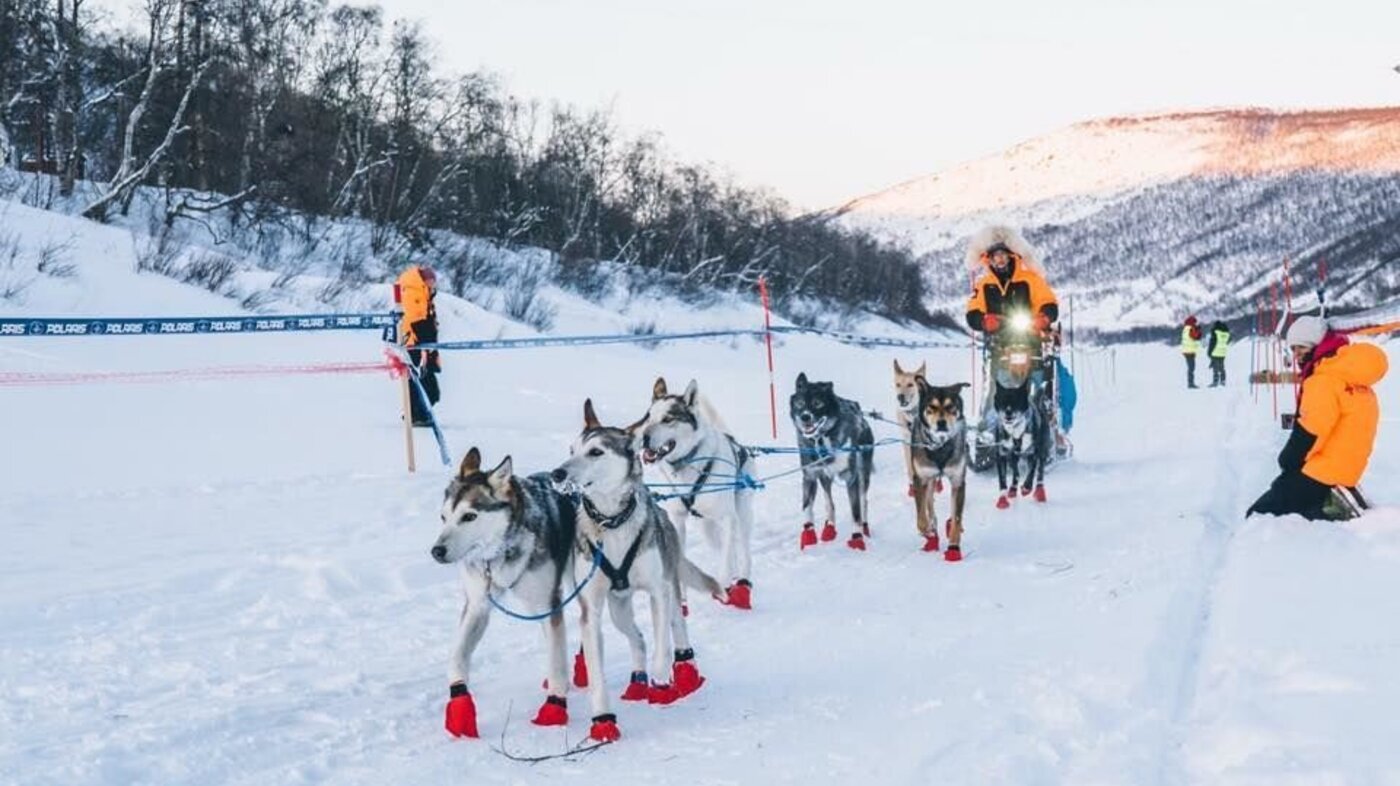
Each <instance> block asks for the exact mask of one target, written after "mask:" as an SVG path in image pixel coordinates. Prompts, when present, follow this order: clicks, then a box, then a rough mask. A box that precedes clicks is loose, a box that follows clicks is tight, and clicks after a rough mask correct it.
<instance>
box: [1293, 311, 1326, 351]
mask: <svg viewBox="0 0 1400 786" xmlns="http://www.w3.org/2000/svg"><path fill="white" fill-rule="evenodd" d="M1326 333H1327V323H1326V322H1323V321H1322V318H1321V317H1314V316H1309V315H1303V316H1301V317H1298V318H1297V319H1295V320H1293V324H1291V325H1289V326H1288V333H1287V334H1286V335H1285V336H1284V342H1285V343H1287V344H1288V346H1290V347H1309V348H1311V347H1315V346H1317V345H1318V343H1319V342H1321V341H1322V336H1323V335H1324V334H1326Z"/></svg>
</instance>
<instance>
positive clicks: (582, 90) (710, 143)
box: [106, 0, 1400, 208]
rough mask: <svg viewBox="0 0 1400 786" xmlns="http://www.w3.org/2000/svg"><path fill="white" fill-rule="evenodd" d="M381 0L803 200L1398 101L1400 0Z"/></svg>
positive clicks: (533, 81)
mask: <svg viewBox="0 0 1400 786" xmlns="http://www.w3.org/2000/svg"><path fill="white" fill-rule="evenodd" d="M131 1H132V0H106V3H121V2H131ZM356 1H357V2H368V0H356ZM332 2H333V3H334V2H335V0H332ZM381 4H382V5H383V6H384V7H385V9H386V11H387V12H388V15H389V16H391V17H396V16H398V17H411V18H417V19H421V20H423V21H424V22H425V23H426V24H425V27H426V29H427V30H428V31H429V33H430V34H431V35H432V36H433V38H434V39H436V41H437V42H438V57H439V60H440V64H441V65H442V66H443V68H444V69H445V70H448V71H456V72H464V71H470V70H476V69H486V70H490V71H494V72H496V73H498V74H500V75H502V76H503V77H505V79H506V83H507V85H508V87H509V88H510V89H511V90H512V91H513V92H515V93H517V94H519V95H522V96H525V97H529V98H538V99H542V100H545V101H549V100H561V101H565V102H568V103H574V104H578V105H581V106H588V107H612V108H613V110H614V112H615V116H616V117H617V119H618V121H619V123H620V124H621V126H622V127H623V129H624V130H625V131H626V132H629V133H640V132H643V131H657V132H660V133H661V134H662V135H663V137H664V139H665V141H666V143H667V145H668V147H669V148H670V149H671V150H672V151H674V152H675V153H676V154H677V155H678V156H679V157H681V158H682V159H684V160H687V161H698V162H711V163H714V164H716V165H717V166H719V167H721V168H722V169H724V170H726V171H728V172H730V173H732V174H733V175H734V176H735V177H736V178H738V179H739V180H740V181H741V182H743V183H746V184H749V185H761V186H767V187H770V188H772V189H773V190H774V191H776V192H777V193H779V194H780V195H782V196H784V197H786V198H787V199H789V200H790V201H791V202H793V203H794V204H795V205H797V206H799V207H803V208H816V207H826V206H830V205H833V204H837V203H840V202H843V201H845V200H846V199H849V198H853V197H856V196H861V195H863V194H866V193H869V192H871V191H876V190H879V189H881V188H884V187H886V186H890V185H893V184H895V183H898V182H901V181H904V180H908V179H911V178H915V177H919V176H922V175H925V174H930V173H932V172H935V171H938V170H939V169H942V168H944V167H947V166H949V165H951V164H956V163H958V162H960V161H964V160H968V159H971V158H976V157H978V156H982V155H986V154H988V153H992V152H996V151H997V150H1000V149H1003V148H1005V147H1006V146H1008V145H1011V144H1014V143H1016V142H1019V141H1023V140H1025V139H1028V138H1030V137H1033V136H1036V135H1038V134H1042V133H1045V132H1048V131H1052V130H1054V129H1056V128H1059V127H1061V126H1064V125H1068V124H1070V123H1073V122H1077V121H1080V120H1088V119H1092V118H1096V117H1103V116H1109V115H1115V114H1122V113H1129V112H1152V111H1160V110H1174V109H1201V108H1213V107H1233V106H1246V105H1248V106H1266V107H1276V108H1317V107H1337V106H1374V105H1384V104H1396V103H1400V74H1397V73H1395V72H1394V71H1393V70H1392V69H1393V67H1394V66H1395V65H1396V64H1397V63H1400V0H1113V2H1109V0H959V1H958V2H951V3H950V2H936V1H935V0H923V1H920V0H381Z"/></svg>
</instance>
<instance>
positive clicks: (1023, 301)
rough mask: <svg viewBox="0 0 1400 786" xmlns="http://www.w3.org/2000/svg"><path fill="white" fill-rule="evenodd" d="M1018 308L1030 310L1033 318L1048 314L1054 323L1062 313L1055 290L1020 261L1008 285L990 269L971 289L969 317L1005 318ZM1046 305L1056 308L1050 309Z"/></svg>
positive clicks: (1007, 282) (968, 305) (968, 307)
mask: <svg viewBox="0 0 1400 786" xmlns="http://www.w3.org/2000/svg"><path fill="white" fill-rule="evenodd" d="M1017 306H1020V307H1022V308H1025V309H1027V310H1029V312H1030V314H1031V315H1032V316H1034V315H1035V314H1040V313H1045V314H1046V315H1047V316H1049V317H1050V318H1051V320H1052V321H1053V320H1054V319H1055V318H1056V317H1057V316H1058V314H1059V309H1058V303H1057V301H1056V300H1055V291H1054V290H1052V289H1051V288H1050V285H1049V284H1047V283H1045V279H1044V278H1042V277H1041V275H1040V274H1039V273H1037V272H1035V271H1034V270H1031V269H1030V268H1029V266H1028V265H1024V264H1021V263H1020V262H1017V264H1016V269H1015V270H1013V271H1012V273H1011V277H1010V278H1008V279H1007V280H1006V285H1005V286H1003V285H1002V283H1001V281H1000V280H999V279H998V278H997V276H996V274H995V273H993V272H992V271H991V269H990V268H988V269H987V272H985V273H983V274H982V277H981V278H979V279H977V283H976V284H974V285H973V286H972V297H971V298H968V301H967V311H968V313H969V314H971V313H973V312H980V313H982V314H996V315H998V316H1003V317H1004V316H1006V315H1007V313H1008V312H1009V311H1010V310H1011V309H1013V308H1015V307H1017ZM1047 306H1053V307H1055V308H1050V309H1047V308H1046V307H1047Z"/></svg>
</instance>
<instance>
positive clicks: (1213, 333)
mask: <svg viewBox="0 0 1400 786" xmlns="http://www.w3.org/2000/svg"><path fill="white" fill-rule="evenodd" d="M1229 352H1230V326H1229V325H1226V324H1225V323H1224V322H1216V323H1215V324H1214V325H1211V326H1210V343H1209V344H1208V345H1207V347H1206V354H1207V355H1209V356H1210V386H1211V387H1213V388H1218V387H1224V385H1225V355H1226V354H1228V353H1229Z"/></svg>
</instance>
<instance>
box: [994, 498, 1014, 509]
mask: <svg viewBox="0 0 1400 786" xmlns="http://www.w3.org/2000/svg"><path fill="white" fill-rule="evenodd" d="M1009 507H1011V500H1010V499H1008V498H1007V496H1006V495H1005V494H1002V495H1001V496H999V497H997V510H1006V509H1007V508H1009Z"/></svg>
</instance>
